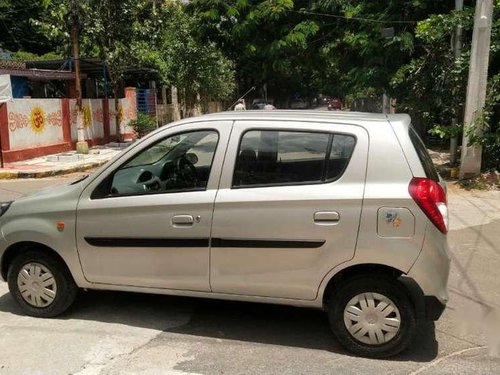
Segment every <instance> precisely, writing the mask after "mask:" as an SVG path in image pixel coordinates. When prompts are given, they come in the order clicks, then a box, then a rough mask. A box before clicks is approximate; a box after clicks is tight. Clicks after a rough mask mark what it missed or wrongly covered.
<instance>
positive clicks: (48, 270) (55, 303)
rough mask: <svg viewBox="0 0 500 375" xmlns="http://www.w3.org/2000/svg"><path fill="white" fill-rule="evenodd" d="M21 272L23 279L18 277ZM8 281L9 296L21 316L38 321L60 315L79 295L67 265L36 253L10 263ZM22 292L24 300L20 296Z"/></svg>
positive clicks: (26, 254) (28, 253)
mask: <svg viewBox="0 0 500 375" xmlns="http://www.w3.org/2000/svg"><path fill="white" fill-rule="evenodd" d="M21 272H22V274H23V275H25V277H23V276H22V275H20V273H21ZM26 276H27V277H29V279H26ZM7 282H8V284H9V290H10V293H11V294H12V296H13V297H14V300H15V301H16V302H17V304H18V305H19V306H20V307H21V309H22V310H23V311H24V313H26V314H27V315H31V316H34V317H37V318H52V317H55V316H57V315H60V314H62V313H63V312H65V311H66V310H67V309H68V308H69V307H70V306H71V304H72V303H73V302H74V300H75V298H76V295H77V292H78V287H77V286H76V284H75V282H74V280H73V277H72V276H71V274H70V273H69V271H68V269H67V268H66V266H65V265H64V264H61V262H60V261H59V260H57V259H55V258H53V257H51V256H50V255H47V254H45V253H41V252H37V251H27V252H25V253H21V254H19V255H18V256H16V257H15V258H14V259H13V260H12V263H11V264H10V266H9V271H8V273H7ZM20 283H21V285H20ZM35 284H36V285H35ZM22 292H24V293H25V296H26V297H23V294H22ZM35 295H37V296H38V297H35ZM40 295H41V297H40ZM28 300H30V301H31V303H30V302H28Z"/></svg>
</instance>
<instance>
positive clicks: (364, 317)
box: [344, 293, 401, 345]
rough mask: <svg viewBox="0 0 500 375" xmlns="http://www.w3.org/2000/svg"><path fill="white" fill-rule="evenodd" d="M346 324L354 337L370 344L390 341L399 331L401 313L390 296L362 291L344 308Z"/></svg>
mask: <svg viewBox="0 0 500 375" xmlns="http://www.w3.org/2000/svg"><path fill="white" fill-rule="evenodd" d="M344 324H345V327H346V328H347V331H348V332H349V333H350V334H351V336H352V337H353V338H355V339H356V340H357V341H360V342H362V343H364V344H368V345H381V344H385V343H387V342H389V341H390V340H392V339H393V338H394V336H396V334H397V333H398V332H399V328H400V326H401V315H400V313H399V310H398V308H397V306H396V305H395V304H394V302H392V301H391V300H390V299H389V298H387V297H386V296H384V295H382V294H378V293H361V294H358V295H357V296H355V297H353V298H352V299H351V300H350V301H349V302H348V303H347V305H346V307H345V309H344Z"/></svg>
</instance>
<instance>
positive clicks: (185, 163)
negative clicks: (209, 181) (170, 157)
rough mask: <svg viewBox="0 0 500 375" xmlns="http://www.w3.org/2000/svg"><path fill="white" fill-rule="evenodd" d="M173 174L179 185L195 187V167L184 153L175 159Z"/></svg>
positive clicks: (196, 179)
mask: <svg viewBox="0 0 500 375" xmlns="http://www.w3.org/2000/svg"><path fill="white" fill-rule="evenodd" d="M175 174H176V177H177V182H178V183H179V185H182V186H185V187H196V184H197V183H198V174H197V173H196V167H195V166H194V164H193V163H191V161H189V159H188V158H187V157H186V155H183V156H181V157H180V158H178V159H177V160H176V161H175Z"/></svg>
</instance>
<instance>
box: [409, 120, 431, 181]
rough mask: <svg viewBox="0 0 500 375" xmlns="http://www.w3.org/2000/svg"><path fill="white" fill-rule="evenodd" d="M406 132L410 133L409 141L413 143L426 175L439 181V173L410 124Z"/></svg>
mask: <svg viewBox="0 0 500 375" xmlns="http://www.w3.org/2000/svg"><path fill="white" fill-rule="evenodd" d="M408 132H409V135H410V139H411V143H413V147H415V151H417V155H418V158H419V159H420V162H421V163H422V167H423V168H424V171H425V175H426V177H427V178H430V179H432V180H434V181H437V182H439V175H438V173H437V171H436V167H435V166H434V163H433V162H432V159H431V157H430V155H429V153H428V152H427V149H426V148H425V145H424V142H423V141H422V139H421V138H420V136H419V135H418V133H417V132H416V131H415V129H413V127H412V126H410V130H409V131H408Z"/></svg>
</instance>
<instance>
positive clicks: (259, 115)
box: [182, 110, 410, 128]
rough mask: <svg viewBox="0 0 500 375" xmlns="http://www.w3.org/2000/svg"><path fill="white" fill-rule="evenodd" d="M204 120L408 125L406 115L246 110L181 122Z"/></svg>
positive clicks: (218, 113)
mask: <svg viewBox="0 0 500 375" xmlns="http://www.w3.org/2000/svg"><path fill="white" fill-rule="evenodd" d="M205 120H210V121H214V120H221V121H223V120H225V121H227V120H233V121H238V120H240V121H241V120H247V121H248V120H250V121H251V120H254V121H259V120H260V121H265V120H274V121H279V120H281V121H304V122H317V121H320V122H331V123H344V124H355V125H362V126H364V127H367V128H369V127H372V126H380V125H381V124H389V122H390V123H392V124H393V125H394V124H395V123H401V124H403V125H405V126H409V124H410V116H409V115H407V114H383V113H369V112H351V111H335V112H332V111H321V110H272V111H263V110H248V111H227V112H216V113H211V114H207V115H203V116H199V117H194V118H193V117H191V118H186V119H184V120H183V121H182V122H193V121H205Z"/></svg>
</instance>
